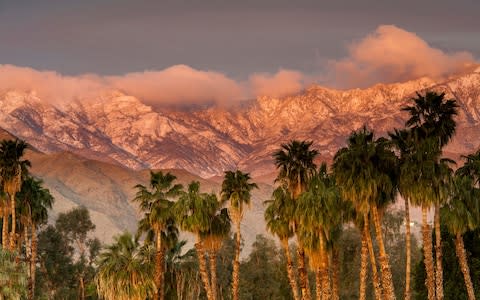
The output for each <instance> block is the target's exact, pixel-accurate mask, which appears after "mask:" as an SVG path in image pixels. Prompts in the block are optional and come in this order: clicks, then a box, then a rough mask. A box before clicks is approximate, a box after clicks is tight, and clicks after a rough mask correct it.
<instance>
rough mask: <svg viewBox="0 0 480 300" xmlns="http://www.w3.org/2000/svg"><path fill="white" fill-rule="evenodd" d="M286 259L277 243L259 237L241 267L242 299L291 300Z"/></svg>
mask: <svg viewBox="0 0 480 300" xmlns="http://www.w3.org/2000/svg"><path fill="white" fill-rule="evenodd" d="M285 265H286V263H285V258H284V256H283V255H282V254H281V251H280V250H279V248H277V247H276V245H275V242H274V241H273V240H271V239H269V238H266V237H264V236H262V235H257V238H256V240H255V242H254V243H253V249H252V252H251V253H250V255H249V257H248V259H247V260H246V261H244V262H243V263H242V264H241V265H240V274H241V276H240V299H245V300H247V299H272V300H273V299H291V292H290V286H289V283H288V278H287V271H286V268H285Z"/></svg>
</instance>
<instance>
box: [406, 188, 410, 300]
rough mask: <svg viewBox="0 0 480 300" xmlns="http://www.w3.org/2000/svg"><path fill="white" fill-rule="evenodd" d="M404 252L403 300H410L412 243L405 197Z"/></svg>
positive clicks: (408, 210)
mask: <svg viewBox="0 0 480 300" xmlns="http://www.w3.org/2000/svg"><path fill="white" fill-rule="evenodd" d="M405 247H406V249H405V251H406V256H407V258H406V264H405V300H410V299H411V296H412V292H411V290H410V273H411V264H412V253H411V248H412V241H411V236H410V206H409V203H408V198H407V197H405Z"/></svg>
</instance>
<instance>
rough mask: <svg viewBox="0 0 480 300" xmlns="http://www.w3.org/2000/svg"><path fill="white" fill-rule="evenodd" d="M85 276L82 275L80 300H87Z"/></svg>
mask: <svg viewBox="0 0 480 300" xmlns="http://www.w3.org/2000/svg"><path fill="white" fill-rule="evenodd" d="M84 277H85V275H84V274H81V275H80V300H85V279H84Z"/></svg>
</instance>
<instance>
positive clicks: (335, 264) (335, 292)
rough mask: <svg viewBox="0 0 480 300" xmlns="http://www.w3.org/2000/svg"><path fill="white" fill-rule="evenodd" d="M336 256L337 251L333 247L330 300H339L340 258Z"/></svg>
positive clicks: (337, 254)
mask: <svg viewBox="0 0 480 300" xmlns="http://www.w3.org/2000/svg"><path fill="white" fill-rule="evenodd" d="M338 256H339V253H338V249H336V248H335V247H334V248H333V251H332V300H339V299H340V294H339V288H340V276H339V275H340V269H339V268H340V258H339V257H338Z"/></svg>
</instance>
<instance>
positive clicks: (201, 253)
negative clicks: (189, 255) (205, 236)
mask: <svg viewBox="0 0 480 300" xmlns="http://www.w3.org/2000/svg"><path fill="white" fill-rule="evenodd" d="M195 249H196V250H197V256H198V264H199V268H200V276H201V277H202V281H203V285H204V287H205V292H206V294H207V299H208V300H214V298H213V295H212V287H211V285H210V278H209V277H210V276H208V270H207V261H206V257H205V250H204V249H203V246H202V244H201V242H200V241H197V243H196V244H195Z"/></svg>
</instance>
